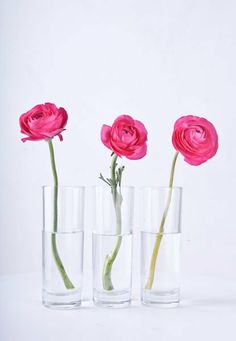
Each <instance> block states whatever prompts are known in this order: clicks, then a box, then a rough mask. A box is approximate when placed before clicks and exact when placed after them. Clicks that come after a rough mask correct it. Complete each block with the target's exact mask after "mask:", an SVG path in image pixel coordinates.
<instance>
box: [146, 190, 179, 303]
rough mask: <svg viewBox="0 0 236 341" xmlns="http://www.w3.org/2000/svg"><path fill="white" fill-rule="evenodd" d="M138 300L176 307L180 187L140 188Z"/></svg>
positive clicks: (177, 294) (177, 298)
mask: <svg viewBox="0 0 236 341" xmlns="http://www.w3.org/2000/svg"><path fill="white" fill-rule="evenodd" d="M142 198H143V201H142V219H141V296H142V297H141V299H142V303H144V304H149V305H156V306H163V307H173V306H177V305H178V303H179V292H180V289H179V287H180V235H181V204H182V188H180V187H173V188H170V187H149V188H148V187H147V188H143V189H142Z"/></svg>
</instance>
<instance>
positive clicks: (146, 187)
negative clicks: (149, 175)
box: [138, 186, 183, 191]
mask: <svg viewBox="0 0 236 341" xmlns="http://www.w3.org/2000/svg"><path fill="white" fill-rule="evenodd" d="M138 188H139V189H162V190H164V189H170V186H140V187H138ZM172 189H178V190H181V191H182V190H183V187H182V186H172Z"/></svg>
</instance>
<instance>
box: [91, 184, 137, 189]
mask: <svg viewBox="0 0 236 341" xmlns="http://www.w3.org/2000/svg"><path fill="white" fill-rule="evenodd" d="M88 187H91V188H106V185H105V184H104V185H92V186H88ZM122 188H127V189H129V188H130V189H135V188H136V186H132V185H124V186H123V185H122V186H121V189H122Z"/></svg>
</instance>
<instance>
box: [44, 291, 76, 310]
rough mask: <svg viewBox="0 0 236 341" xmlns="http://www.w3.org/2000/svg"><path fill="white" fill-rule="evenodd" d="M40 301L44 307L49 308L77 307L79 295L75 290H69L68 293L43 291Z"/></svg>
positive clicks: (64, 308) (65, 308)
mask: <svg viewBox="0 0 236 341" xmlns="http://www.w3.org/2000/svg"><path fill="white" fill-rule="evenodd" d="M42 303H43V305H44V306H45V307H46V308H50V309H59V310H67V309H68V310H69V309H77V308H79V307H80V305H81V295H80V293H78V292H77V291H73V292H70V293H69V294H68V293H63V294H61V293H60V294H55V293H50V292H48V291H43V299H42Z"/></svg>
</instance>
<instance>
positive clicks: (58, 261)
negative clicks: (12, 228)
mask: <svg viewBox="0 0 236 341" xmlns="http://www.w3.org/2000/svg"><path fill="white" fill-rule="evenodd" d="M48 146H49V152H50V160H51V167H52V173H53V179H54V189H53V232H52V235H51V246H52V255H53V258H54V261H55V263H56V266H57V268H58V271H59V273H60V275H61V277H62V280H63V282H64V284H65V287H66V288H67V289H74V285H73V283H72V282H71V281H70V279H69V277H68V275H67V273H66V270H65V268H64V265H63V263H62V261H61V258H60V256H59V253H58V250H57V241H56V233H57V227H58V176H57V170H56V163H55V156H54V150H53V144H52V140H48Z"/></svg>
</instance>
